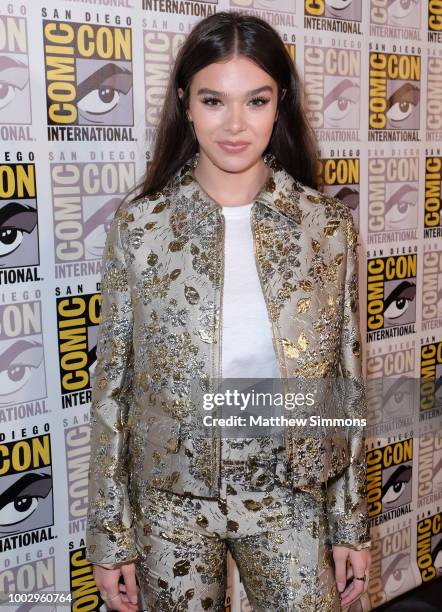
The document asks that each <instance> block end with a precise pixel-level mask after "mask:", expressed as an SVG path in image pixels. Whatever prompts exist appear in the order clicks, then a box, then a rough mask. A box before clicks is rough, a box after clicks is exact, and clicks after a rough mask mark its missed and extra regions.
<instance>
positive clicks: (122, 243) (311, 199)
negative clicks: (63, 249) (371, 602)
mask: <svg viewBox="0 0 442 612" xmlns="http://www.w3.org/2000/svg"><path fill="white" fill-rule="evenodd" d="M196 161H197V155H195V156H194V157H193V158H191V159H190V160H189V161H188V162H187V163H186V164H185V165H184V166H182V167H181V168H180V169H179V170H178V171H177V172H176V173H175V175H174V176H173V177H172V179H171V180H170V181H169V182H168V183H167V185H166V186H165V187H164V188H163V189H161V190H160V191H159V192H157V193H155V194H153V195H151V196H147V197H144V198H141V199H140V200H138V201H136V202H131V203H129V204H126V205H124V206H123V207H121V208H120V209H119V210H118V211H117V214H116V215H115V218H114V219H113V221H112V224H111V227H110V231H109V233H108V236H107V241H106V246H105V250H104V254H103V260H102V283H101V291H102V304H101V322H100V328H99V333H98V340H97V364H96V368H95V375H94V382H93V387H92V403H91V417H90V424H91V457H90V468H89V508H88V518H87V527H86V547H87V555H86V556H87V558H88V559H89V561H91V562H92V563H96V564H103V565H107V566H108V567H118V565H120V564H122V563H124V562H128V561H130V560H134V559H136V558H137V550H136V546H135V542H134V536H133V528H132V525H133V521H134V520H137V514H138V513H139V512H140V508H139V505H138V499H139V496H140V494H141V493H142V491H145V490H146V487H147V486H150V487H154V488H159V489H165V490H169V491H172V492H174V493H177V494H183V495H184V494H188V495H200V496H205V497H209V498H210V497H213V498H216V496H217V493H218V491H219V478H220V443H219V437H218V438H217V437H216V435H213V436H212V437H210V436H207V435H206V436H205V437H202V436H200V435H197V434H196V433H195V432H193V430H192V429H191V427H190V428H189V423H191V422H192V421H191V415H192V411H194V410H196V409H199V410H200V409H201V407H200V406H195V398H197V397H198V398H201V389H203V390H210V389H211V386H210V385H211V380H213V379H214V378H216V377H217V376H220V375H221V372H220V366H221V348H222V347H221V339H222V336H221V331H222V308H221V306H222V290H223V274H224V216H223V214H222V211H221V207H220V205H219V204H218V203H217V202H215V201H214V200H213V199H212V198H211V197H210V196H209V195H208V194H207V193H206V192H205V191H204V190H203V189H202V187H201V186H200V185H199V183H198V181H197V180H196V178H195V176H194V173H193V170H194V167H195V164H196ZM264 161H265V162H266V164H267V165H268V166H269V168H270V177H269V179H268V180H267V181H266V183H265V185H264V186H263V188H262V189H261V190H260V192H259V193H258V195H257V196H256V197H255V198H254V203H253V206H252V209H251V215H250V218H251V226H252V235H253V240H254V247H255V260H256V265H257V270H258V273H259V278H260V281H261V287H262V290H263V294H264V298H265V303H266V306H267V311H268V317H269V325H270V327H271V332H272V337H273V342H274V349H275V353H276V356H277V361H278V365H279V370H280V376H281V379H286V378H296V377H304V378H316V379H322V378H325V377H336V376H342V377H343V378H344V379H345V378H347V379H351V380H352V381H353V382H355V383H356V384H355V385H354V386H352V389H356V391H353V392H352V393H351V394H349V396H348V397H346V398H345V405H344V411H345V414H346V415H347V416H349V417H359V418H365V417H366V395H365V387H364V384H363V379H362V367H361V364H362V354H361V338H360V329H359V308H358V251H357V248H358V245H357V233H356V230H355V227H354V224H353V219H352V215H351V212H350V210H349V209H348V208H347V207H346V206H345V205H344V204H343V203H342V202H340V201H339V200H338V199H336V198H332V197H328V196H325V195H323V194H321V193H320V192H319V191H316V190H314V189H312V188H310V187H307V186H305V185H302V184H301V183H299V182H298V181H296V180H294V179H293V178H292V176H291V175H290V174H288V173H287V172H286V171H285V170H284V169H283V168H282V167H281V166H280V165H279V164H278V163H277V161H276V159H275V157H274V156H273V155H271V154H267V155H266V156H265V157H264ZM292 429H293V428H291V427H286V428H285V431H284V443H285V451H286V457H287V459H288V461H289V464H290V478H291V486H293V488H295V487H298V488H303V489H304V490H311V491H314V489H315V488H317V487H318V486H322V485H324V484H325V485H326V490H327V500H328V506H327V512H328V523H329V527H330V542H331V543H332V544H345V545H347V546H350V547H354V548H360V547H363V546H364V545H367V544H368V543H369V531H368V520H367V508H366V497H365V478H366V465H365V449H364V446H365V439H364V432H363V428H362V427H359V428H358V427H352V429H351V435H350V436H348V435H347V436H344V435H342V434H336V433H335V434H333V435H331V434H330V435H325V436H315V437H308V436H307V437H305V438H301V437H300V436H299V432H298V435H296V436H295V435H294V431H292ZM138 516H139V514H138Z"/></svg>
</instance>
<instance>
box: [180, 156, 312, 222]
mask: <svg viewBox="0 0 442 612" xmlns="http://www.w3.org/2000/svg"><path fill="white" fill-rule="evenodd" d="M263 159H264V162H265V163H266V165H267V166H268V167H269V170H270V174H269V177H268V178H267V180H266V182H265V183H264V185H263V186H262V188H261V189H260V191H259V192H258V193H257V194H256V196H255V198H254V202H257V203H258V204H259V205H263V206H267V207H268V208H269V209H271V210H273V211H275V212H277V213H279V214H280V215H283V216H286V217H287V218H289V219H292V220H293V221H295V222H296V223H298V224H299V223H300V222H301V210H300V208H299V206H298V201H299V198H300V196H301V194H302V193H303V192H304V188H303V186H302V185H301V184H300V183H299V182H298V181H296V180H294V179H293V178H292V177H291V176H290V174H289V173H288V172H286V171H285V170H284V169H283V168H282V167H281V166H280V164H279V163H278V162H277V160H276V158H275V156H274V155H273V154H271V153H267V154H266V155H265V156H264V158H263ZM197 161H198V155H197V154H194V155H193V156H192V157H191V158H190V159H189V160H188V161H187V162H186V163H185V164H184V165H183V166H182V167H181V168H180V169H179V170H178V172H177V173H176V174H175V177H174V181H175V184H176V185H177V187H178V188H179V193H180V195H183V196H184V197H185V198H186V199H187V201H188V206H187V218H186V219H183V220H182V221H184V223H185V225H186V226H187V228H188V229H191V228H192V227H194V226H195V225H198V224H199V223H200V222H201V221H202V219H204V218H205V217H206V216H207V215H208V214H210V213H213V212H215V211H216V210H218V209H221V205H220V204H218V202H216V201H215V200H214V199H213V198H212V197H211V196H210V195H209V194H208V193H207V192H206V191H205V190H204V189H203V188H202V186H201V185H200V184H199V182H198V180H197V179H196V177H195V174H194V170H195V167H196V164H197Z"/></svg>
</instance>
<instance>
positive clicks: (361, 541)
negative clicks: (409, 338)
mask: <svg viewBox="0 0 442 612" xmlns="http://www.w3.org/2000/svg"><path fill="white" fill-rule="evenodd" d="M344 223H345V228H346V237H347V249H346V251H347V262H346V275H345V290H344V323H343V329H342V336H341V349H340V365H341V370H342V378H343V380H342V381H341V382H343V383H344V404H343V412H344V416H345V417H350V418H366V417H367V400H366V394H365V384H364V380H363V377H362V344H361V335H360V320H359V296H358V290H359V279H358V250H357V249H358V244H357V241H358V235H357V232H356V229H355V227H354V222H353V217H352V215H351V212H350V210H348V211H346V214H345V220H344ZM349 451H350V464H349V466H348V467H347V468H346V469H345V470H344V471H343V472H342V473H341V474H339V475H338V476H337V477H336V478H334V479H331V480H330V481H329V483H328V485H327V497H328V521H329V527H330V537H331V544H333V545H342V546H346V547H348V548H353V549H355V550H359V549H361V548H363V547H366V546H368V545H369V543H370V535H369V524H368V515H367V500H366V482H365V479H366V464H365V436H364V429H363V427H362V426H361V427H357V426H353V427H351V429H350V433H349Z"/></svg>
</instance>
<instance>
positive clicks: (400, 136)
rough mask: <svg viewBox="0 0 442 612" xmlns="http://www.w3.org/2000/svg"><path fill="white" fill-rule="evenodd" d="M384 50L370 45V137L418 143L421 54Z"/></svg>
mask: <svg viewBox="0 0 442 612" xmlns="http://www.w3.org/2000/svg"><path fill="white" fill-rule="evenodd" d="M383 47H384V45H383V44H380V43H373V42H370V54H369V75H368V78H369V84H370V85H369V98H368V105H369V114H368V125H369V133H368V138H369V140H370V141H383V140H399V141H401V140H407V141H408V140H419V131H418V130H419V114H420V79H421V58H420V55H406V54H401V53H396V52H393V53H386V52H384V51H383V50H382V49H383ZM394 48H395V45H394ZM378 49H379V50H378ZM418 52H419V53H420V50H418Z"/></svg>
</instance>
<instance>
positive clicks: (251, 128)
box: [178, 56, 278, 171]
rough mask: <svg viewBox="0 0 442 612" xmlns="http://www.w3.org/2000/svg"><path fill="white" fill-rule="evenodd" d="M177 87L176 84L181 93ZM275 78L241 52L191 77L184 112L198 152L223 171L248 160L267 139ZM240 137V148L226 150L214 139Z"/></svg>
mask: <svg viewBox="0 0 442 612" xmlns="http://www.w3.org/2000/svg"><path fill="white" fill-rule="evenodd" d="M182 93H183V90H182V89H181V88H180V89H179V90H178V95H179V96H181V95H182ZM277 101H278V86H277V83H276V81H274V80H273V78H272V77H271V76H270V75H269V74H267V72H265V71H264V70H262V69H261V68H259V67H258V66H257V65H256V64H255V63H254V62H252V61H251V60H249V59H248V58H246V57H244V56H239V57H236V58H234V59H231V60H229V61H228V62H223V63H213V64H210V65H208V66H206V67H205V68H203V69H202V70H200V71H199V72H197V73H196V74H195V75H194V77H193V79H192V82H191V86H190V97H189V109H188V113H187V114H188V117H189V119H190V120H191V121H193V127H194V129H195V133H196V137H197V139H198V142H199V152H200V156H204V155H207V157H208V158H209V159H210V160H211V161H212V163H214V164H215V165H216V166H218V167H220V168H223V169H225V170H227V171H229V170H230V171H241V170H245V169H247V168H248V167H250V166H252V165H253V164H254V163H255V162H256V161H257V160H258V159H259V158H260V157H261V155H262V153H263V151H264V150H265V148H266V147H267V144H268V142H269V140H270V137H271V134H272V129H273V124H274V122H275V120H276V118H277ZM222 141H230V142H238V141H243V142H246V143H248V144H247V146H246V147H245V148H243V149H242V150H233V151H232V150H230V151H229V150H226V149H224V148H223V147H221V146H220V144H219V143H220V142H222Z"/></svg>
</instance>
